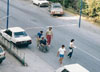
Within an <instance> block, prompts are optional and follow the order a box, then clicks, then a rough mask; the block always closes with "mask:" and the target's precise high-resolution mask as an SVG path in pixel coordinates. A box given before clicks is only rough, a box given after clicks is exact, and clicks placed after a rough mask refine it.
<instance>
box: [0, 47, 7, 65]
mask: <svg viewBox="0 0 100 72" xmlns="http://www.w3.org/2000/svg"><path fill="white" fill-rule="evenodd" d="M5 54H6V53H5V51H4V49H3V48H2V46H1V45H0V64H1V63H2V61H3V60H4V59H5V58H6V57H5Z"/></svg>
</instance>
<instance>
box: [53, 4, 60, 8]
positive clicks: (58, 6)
mask: <svg viewBox="0 0 100 72" xmlns="http://www.w3.org/2000/svg"><path fill="white" fill-rule="evenodd" d="M53 8H61V6H60V5H54V6H53Z"/></svg>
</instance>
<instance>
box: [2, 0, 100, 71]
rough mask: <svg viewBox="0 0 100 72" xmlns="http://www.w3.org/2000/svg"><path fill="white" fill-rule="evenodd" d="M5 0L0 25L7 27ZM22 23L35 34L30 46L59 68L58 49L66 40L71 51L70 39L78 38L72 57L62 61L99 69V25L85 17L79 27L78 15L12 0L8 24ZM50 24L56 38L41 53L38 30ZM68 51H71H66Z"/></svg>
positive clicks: (28, 2)
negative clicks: (54, 12)
mask: <svg viewBox="0 0 100 72" xmlns="http://www.w3.org/2000/svg"><path fill="white" fill-rule="evenodd" d="M5 18H6V0H0V20H1V22H0V27H1V28H6V19H5ZM13 26H20V27H22V28H24V29H25V30H26V31H27V33H28V34H29V35H30V36H31V37H32V40H33V43H32V45H30V46H29V47H28V48H27V49H29V50H30V51H32V52H34V54H36V55H37V56H39V57H40V58H41V59H42V60H44V61H45V62H46V63H48V64H49V65H50V66H52V67H53V68H54V69H57V68H59V66H60V65H59V63H58V57H56V54H57V50H58V49H59V48H60V47H61V45H62V44H65V46H66V49H67V51H68V46H69V42H70V40H71V39H72V38H74V39H75V45H76V47H77V48H76V49H74V53H73V57H72V59H69V58H68V57H67V55H66V56H65V59H64V62H63V64H64V65H66V64H73V63H79V64H80V65H82V66H84V67H85V68H86V69H88V70H89V71H90V72H99V70H100V69H99V68H100V28H99V27H96V26H94V25H92V24H91V23H89V22H86V21H84V20H82V25H81V28H80V29H79V28H78V18H77V16H72V15H70V14H67V13H66V14H65V15H64V16H63V17H57V16H55V17H53V16H50V15H49V12H48V8H39V7H38V6H36V5H33V4H32V2H31V1H24V0H22V1H20V0H11V1H10V18H9V27H13ZM48 26H52V27H53V34H54V35H53V40H52V43H51V47H50V48H49V52H48V53H42V52H40V51H39V50H38V49H37V48H36V37H35V35H36V33H37V32H39V31H40V30H43V31H44V34H45V32H46V30H47V28H48ZM21 50H22V51H24V48H23V49H21ZM67 53H68V52H67Z"/></svg>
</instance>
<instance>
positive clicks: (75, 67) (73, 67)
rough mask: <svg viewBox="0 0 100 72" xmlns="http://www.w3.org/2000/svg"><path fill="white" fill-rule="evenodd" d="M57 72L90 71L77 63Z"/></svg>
mask: <svg viewBox="0 0 100 72" xmlns="http://www.w3.org/2000/svg"><path fill="white" fill-rule="evenodd" d="M56 72H89V71H88V70H87V69H85V68H84V67H83V66H81V65H80V64H77V63H76V64H70V65H65V66H63V67H60V68H59V69H57V70H56Z"/></svg>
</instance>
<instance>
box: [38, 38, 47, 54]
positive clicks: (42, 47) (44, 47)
mask: <svg viewBox="0 0 100 72" xmlns="http://www.w3.org/2000/svg"><path fill="white" fill-rule="evenodd" d="M47 48H48V46H47V41H46V39H44V37H42V38H41V40H40V45H39V49H40V50H41V51H43V52H47V51H48V49H47Z"/></svg>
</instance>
